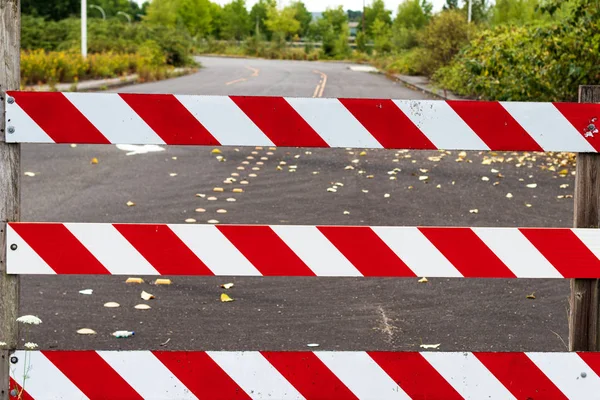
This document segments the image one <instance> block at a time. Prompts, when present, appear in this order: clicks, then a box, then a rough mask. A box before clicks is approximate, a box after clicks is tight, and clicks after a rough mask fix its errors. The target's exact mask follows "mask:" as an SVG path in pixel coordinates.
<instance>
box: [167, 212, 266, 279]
mask: <svg viewBox="0 0 600 400" xmlns="http://www.w3.org/2000/svg"><path fill="white" fill-rule="evenodd" d="M169 228H171V230H172V231H173V232H174V233H175V234H176V235H177V236H178V237H179V239H181V240H182V241H183V243H185V245H186V246H187V247H189V249H190V250H191V251H192V252H193V253H194V254H195V255H196V256H197V257H198V258H199V259H200V260H202V262H203V263H204V264H205V265H206V266H207V267H208V268H209V269H210V270H211V271H212V272H213V273H214V274H215V275H220V276H227V275H230V276H262V274H261V273H260V271H258V270H257V269H256V268H255V267H254V265H252V263H251V262H250V261H248V259H247V258H246V257H245V256H244V255H243V254H242V253H241V252H240V251H239V250H238V249H237V248H236V247H235V246H234V245H233V244H232V243H231V242H230V241H229V240H228V239H227V237H225V235H223V234H222V233H221V231H219V229H217V227H216V226H213V225H180V224H177V225H169Z"/></svg>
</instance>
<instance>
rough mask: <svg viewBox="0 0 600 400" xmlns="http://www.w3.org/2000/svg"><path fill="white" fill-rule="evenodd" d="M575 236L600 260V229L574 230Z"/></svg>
mask: <svg viewBox="0 0 600 400" xmlns="http://www.w3.org/2000/svg"><path fill="white" fill-rule="evenodd" d="M572 231H573V233H574V234H575V236H577V237H578V238H579V240H581V241H582V242H583V244H584V245H585V246H586V247H587V248H588V249H589V250H590V251H591V252H592V253H594V255H595V256H596V257H597V258H598V259H600V229H582V228H578V229H572Z"/></svg>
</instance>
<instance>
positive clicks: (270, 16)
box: [265, 5, 301, 40]
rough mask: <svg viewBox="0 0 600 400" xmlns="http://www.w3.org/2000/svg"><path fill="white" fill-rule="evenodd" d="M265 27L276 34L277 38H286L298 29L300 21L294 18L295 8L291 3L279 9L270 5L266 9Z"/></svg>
mask: <svg viewBox="0 0 600 400" xmlns="http://www.w3.org/2000/svg"><path fill="white" fill-rule="evenodd" d="M265 25H266V26H267V28H268V29H269V30H270V31H271V32H273V35H275V36H277V39H278V40H282V39H288V38H290V37H291V36H293V35H295V34H297V33H298V31H300V28H301V25H300V22H299V21H298V20H297V19H296V8H295V7H294V6H293V5H290V6H287V7H285V8H283V9H281V10H279V9H277V7H271V8H269V9H268V10H267V20H266V21H265Z"/></svg>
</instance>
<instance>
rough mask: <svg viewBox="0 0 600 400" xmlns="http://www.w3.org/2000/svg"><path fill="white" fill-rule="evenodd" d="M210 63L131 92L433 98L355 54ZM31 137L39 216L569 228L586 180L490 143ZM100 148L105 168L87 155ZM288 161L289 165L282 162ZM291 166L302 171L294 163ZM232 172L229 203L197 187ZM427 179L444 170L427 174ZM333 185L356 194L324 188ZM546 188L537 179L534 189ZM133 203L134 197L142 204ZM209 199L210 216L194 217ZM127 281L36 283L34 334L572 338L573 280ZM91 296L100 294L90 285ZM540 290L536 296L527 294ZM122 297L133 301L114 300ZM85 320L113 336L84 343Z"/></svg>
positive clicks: (446, 342)
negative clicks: (475, 149)
mask: <svg viewBox="0 0 600 400" xmlns="http://www.w3.org/2000/svg"><path fill="white" fill-rule="evenodd" d="M201 62H202V64H203V66H204V68H202V69H201V70H200V71H199V72H198V73H197V74H194V75H190V76H186V77H181V78H177V79H173V80H169V81H163V82H157V83H149V84H143V85H135V86H131V87H125V88H121V89H119V90H120V91H126V92H139V93H179V94H206V95H209V94H210V95H229V94H238V95H285V96H303V97H313V96H315V97H319V96H323V97H375V98H377V97H381V98H397V99H422V98H425V97H424V95H423V94H421V93H418V92H415V91H412V90H409V89H407V88H405V87H403V86H402V85H400V84H397V83H394V82H392V81H390V80H388V79H386V78H385V77H384V76H382V75H375V74H372V73H368V72H360V71H354V70H352V69H350V68H349V67H350V66H349V65H348V64H343V63H322V62H315V63H308V62H293V61H266V60H254V59H251V60H247V59H228V58H208V57H205V58H201ZM23 147H24V150H23V171H24V172H33V173H35V176H33V177H30V176H24V177H23V193H22V196H23V203H22V204H23V207H22V210H23V214H22V217H23V220H25V221H61V222H160V223H184V221H185V220H186V219H188V218H195V219H197V221H198V223H207V221H208V220H211V219H217V220H218V221H220V222H221V223H261V224H361V225H407V226H411V225H440V226H557V227H568V226H570V225H571V220H572V212H573V205H572V200H571V199H569V198H564V197H563V198H558V197H557V196H569V195H571V194H572V192H573V177H572V176H571V175H570V174H569V175H567V176H566V177H559V176H558V175H557V172H556V171H558V170H560V169H563V168H567V169H568V170H569V172H571V171H572V170H573V168H572V166H570V165H567V166H566V167H563V166H553V167H552V168H550V169H554V170H555V171H551V170H548V167H549V165H548V164H549V163H550V164H552V163H555V164H556V163H559V162H561V161H562V160H560V159H556V157H555V156H548V157H547V156H544V155H540V154H537V155H534V154H530V155H523V154H516V153H514V154H496V155H495V157H496V158H495V159H494V160H493V161H494V162H492V158H491V157H493V156H494V155H493V154H491V153H469V154H467V155H466V156H464V155H460V154H459V152H451V153H440V152H417V151H411V152H397V151H386V150H378V151H367V155H366V156H360V155H359V152H360V151H361V149H358V150H352V149H351V150H347V149H337V150H308V151H307V149H283V148H277V149H275V150H269V149H268V148H264V149H260V150H256V149H254V148H249V147H239V148H224V149H222V150H223V155H224V156H225V158H226V160H227V161H226V162H219V161H218V160H217V159H216V158H215V156H214V155H211V148H200V147H195V148H191V147H188V148H183V147H169V148H162V149H158V150H160V151H157V152H149V153H144V154H140V153H139V152H138V153H137V154H133V155H128V154H129V153H136V151H131V149H129V151H125V150H123V149H118V148H115V147H114V146H77V147H71V146H69V145H64V146H63V145H61V146H57V145H50V146H48V145H37V146H34V145H24V146H23ZM138 150H139V149H138ZM93 157H96V158H98V160H99V163H98V164H97V165H92V164H91V163H90V160H91V159H92V158H93ZM250 157H252V158H250ZM263 157H266V159H263ZM431 157H433V158H431ZM435 157H438V158H440V157H441V159H438V158H435ZM501 157H502V158H501ZM430 158H431V159H430ZM356 159H358V160H359V162H358V164H353V163H352V161H353V160H356ZM432 160H433V161H432ZM484 160H486V161H484ZM500 160H502V162H500ZM282 161H284V162H286V163H287V164H286V165H283V167H282V170H281V171H279V170H277V166H278V165H280V164H281V162H282ZM259 163H262V164H259ZM566 163H567V164H568V162H566ZM289 165H296V166H297V171H296V172H289V168H288V166H289ZM348 165H354V166H355V167H356V168H355V169H354V170H349V169H345V168H346V166H348ZM239 167H244V168H245V169H244V170H243V171H242V170H239V169H238V168H239ZM251 168H258V170H251ZM394 168H401V169H402V171H401V172H400V173H398V175H397V180H390V179H389V177H390V175H389V174H388V173H387V172H388V171H390V170H393V169H394ZM360 170H364V171H366V173H364V174H360V173H359V171H360ZM425 170H427V171H425ZM235 172H237V173H241V174H242V177H244V176H245V177H247V179H248V181H249V184H248V185H247V186H246V188H245V192H244V193H242V194H239V195H235V198H236V201H235V202H228V201H226V200H225V198H226V197H231V196H221V195H219V194H216V195H217V197H218V199H217V200H216V201H209V200H207V198H206V197H205V198H201V197H197V196H196V194H206V195H208V196H210V195H211V194H212V189H213V188H214V187H216V186H223V181H224V180H225V179H226V178H228V177H229V176H230V175H231V174H232V173H235ZM250 173H253V174H255V175H256V176H255V177H252V176H250V175H249V174H250ZM174 174H176V175H174ZM498 174H501V176H502V177H498ZM368 175H373V177H372V178H368ZM422 175H427V176H429V179H428V180H427V181H420V180H419V176H422ZM484 177H487V178H488V179H489V180H485V178H484ZM333 182H342V183H343V184H344V186H343V188H342V189H340V190H338V192H337V193H331V192H327V190H326V189H327V188H328V187H329V186H331V184H332V183H333ZM495 182H499V183H498V184H496V183H495ZM531 183H536V184H537V187H536V188H534V189H532V188H528V187H527V186H526V185H528V184H531ZM565 185H568V186H565ZM561 186H562V187H561ZM508 193H511V194H512V198H507V194H508ZM385 194H389V197H386V196H385ZM128 201H133V202H135V204H136V205H135V206H134V207H127V205H126V203H127V202H128ZM198 208H203V209H205V210H206V211H205V212H202V213H199V212H195V210H196V209H198ZM219 209H225V210H226V211H227V213H225V214H222V213H217V210H219ZM474 209H477V210H478V213H474V212H472V211H471V210H474ZM345 212H349V214H348V213H345ZM365 251H368V249H365ZM124 281H125V277H90V276H84V277H64V276H61V277H29V276H26V277H23V278H22V292H21V293H22V304H21V313H22V314H34V315H37V316H39V317H40V318H41V319H42V320H43V324H42V325H39V326H35V327H33V328H32V329H30V330H29V333H28V336H27V337H26V338H25V337H24V338H23V340H24V341H34V342H36V343H38V344H39V345H40V347H41V348H42V349H52V348H61V349H171V350H175V349H179V350H181V349H186V350H281V349H283V350H306V349H307V344H309V343H317V344H319V347H318V349H321V350H418V349H419V346H420V345H421V344H437V343H440V344H441V346H440V349H441V350H445V351H450V350H456V351H461V350H465V351H467V350H469V351H476V350H512V351H521V350H524V349H526V350H529V351H560V350H565V341H566V340H567V337H568V328H567V310H568V293H569V292H568V290H569V289H568V282H567V281H562V280H529V279H520V280H464V279H463V280H461V279H430V280H429V282H428V283H418V282H417V279H355V278H235V279H231V278H203V277H185V278H184V277H173V285H171V286H150V285H148V284H144V285H126V284H125V283H124ZM228 281H231V282H234V283H235V287H234V288H232V289H230V290H229V291H228V294H229V295H230V296H231V297H233V298H234V299H235V300H236V301H235V302H232V303H221V302H220V301H219V296H220V294H221V293H222V292H223V290H222V289H221V288H220V287H219V285H220V284H223V283H226V282H228ZM88 288H89V289H93V290H94V292H93V294H92V295H91V296H86V295H81V294H79V293H78V291H79V290H81V289H88ZM142 290H146V291H148V292H151V293H153V294H154V295H155V296H156V299H155V300H152V301H150V302H149V304H150V305H151V306H152V309H151V310H148V311H139V310H136V309H134V308H133V306H134V305H135V304H138V303H141V302H142V301H141V299H140V298H139V296H140V293H141V291H142ZM530 294H535V299H534V300H533V299H527V298H526V296H527V295H530ZM107 301H116V302H118V303H120V305H121V307H120V308H104V307H103V304H104V303H105V302H107ZM84 327H85V328H92V329H94V330H96V331H97V332H98V334H97V335H96V336H79V335H77V334H76V330H77V329H79V328H84ZM115 330H134V331H136V335H135V337H133V338H131V339H116V338H113V337H111V336H110V333H111V332H113V331H115ZM23 343H24V342H23ZM165 343H166V344H165ZM163 344H164V345H163Z"/></svg>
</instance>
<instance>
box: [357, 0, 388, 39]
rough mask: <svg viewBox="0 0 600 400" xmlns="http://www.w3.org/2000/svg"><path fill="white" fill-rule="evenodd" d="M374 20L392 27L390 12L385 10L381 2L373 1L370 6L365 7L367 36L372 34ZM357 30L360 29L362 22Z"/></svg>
mask: <svg viewBox="0 0 600 400" xmlns="http://www.w3.org/2000/svg"><path fill="white" fill-rule="evenodd" d="M376 20H380V21H382V22H383V23H385V24H386V25H392V12H391V11H390V10H386V9H385V2H384V1H383V0H373V2H372V3H371V5H370V6H367V7H365V29H366V31H367V33H368V34H369V35H372V34H373V24H374V23H375V21H376ZM359 29H362V21H361V24H360V26H359Z"/></svg>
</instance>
